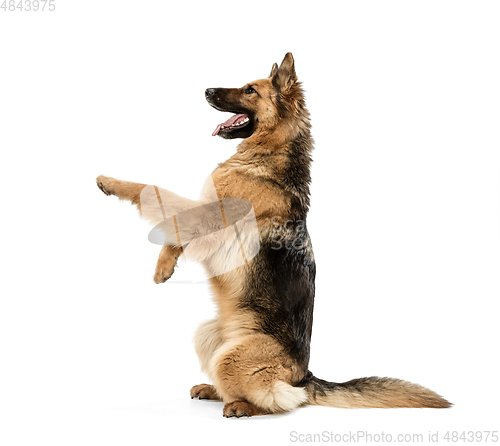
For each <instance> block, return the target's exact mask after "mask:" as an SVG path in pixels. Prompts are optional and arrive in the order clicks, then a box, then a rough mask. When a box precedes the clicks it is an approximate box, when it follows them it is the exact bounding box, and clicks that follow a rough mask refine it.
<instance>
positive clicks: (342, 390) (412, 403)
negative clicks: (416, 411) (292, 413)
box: [303, 372, 451, 409]
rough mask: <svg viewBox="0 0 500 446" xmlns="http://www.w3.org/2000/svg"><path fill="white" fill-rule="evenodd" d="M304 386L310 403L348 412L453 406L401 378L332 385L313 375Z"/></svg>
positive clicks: (374, 379) (374, 378) (363, 380)
mask: <svg viewBox="0 0 500 446" xmlns="http://www.w3.org/2000/svg"><path fill="white" fill-rule="evenodd" d="M309 373H310V372H309ZM303 384H304V387H305V389H306V391H307V393H308V395H309V400H308V404H312V405H317V406H328V407H340V408H346V409H356V408H369V407H373V408H375V407H379V408H389V407H433V408H445V407H450V406H451V403H449V402H448V401H446V400H445V399H444V398H442V397H440V396H439V395H438V394H437V393H435V392H433V391H432V390H429V389H426V388H425V387H422V386H420V385H418V384H413V383H410V382H408V381H403V380H401V379H394V378H379V377H376V376H373V377H371V378H360V379H353V380H352V381H348V382H345V383H331V382H328V381H324V380H322V379H319V378H316V377H315V376H314V375H312V374H310V375H309V376H308V377H307V378H306V379H305V380H304V382H303Z"/></svg>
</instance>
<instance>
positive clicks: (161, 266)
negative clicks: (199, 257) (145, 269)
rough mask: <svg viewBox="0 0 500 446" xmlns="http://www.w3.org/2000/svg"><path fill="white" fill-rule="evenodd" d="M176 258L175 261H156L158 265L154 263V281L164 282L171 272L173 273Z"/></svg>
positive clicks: (170, 275)
mask: <svg viewBox="0 0 500 446" xmlns="http://www.w3.org/2000/svg"><path fill="white" fill-rule="evenodd" d="M175 262H177V260H175V261H172V260H170V261H168V262H167V261H165V262H158V265H156V270H155V275H154V277H153V280H154V281H155V283H165V282H166V281H167V280H168V279H170V278H171V277H172V274H174V268H175V265H176V263H175Z"/></svg>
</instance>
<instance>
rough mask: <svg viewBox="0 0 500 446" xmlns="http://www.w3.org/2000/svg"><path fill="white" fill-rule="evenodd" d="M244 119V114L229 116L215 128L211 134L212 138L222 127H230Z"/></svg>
mask: <svg viewBox="0 0 500 446" xmlns="http://www.w3.org/2000/svg"><path fill="white" fill-rule="evenodd" d="M246 117H247V115H245V114H244V113H241V114H239V115H234V116H231V117H230V118H229V119H228V120H227V121H226V122H223V123H222V124H219V125H218V126H217V128H216V129H215V130H214V132H213V133H212V136H217V134H218V133H219V131H220V129H221V128H222V127H231V126H232V125H233V124H234V123H235V122H237V121H241V120H243V119H245V118H246Z"/></svg>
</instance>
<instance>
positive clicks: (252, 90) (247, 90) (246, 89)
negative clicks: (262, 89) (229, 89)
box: [245, 87, 256, 94]
mask: <svg viewBox="0 0 500 446" xmlns="http://www.w3.org/2000/svg"><path fill="white" fill-rule="evenodd" d="M253 93H256V91H255V90H254V89H253V88H252V87H247V88H245V94H253Z"/></svg>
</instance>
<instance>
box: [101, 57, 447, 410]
mask: <svg viewBox="0 0 500 446" xmlns="http://www.w3.org/2000/svg"><path fill="white" fill-rule="evenodd" d="M205 96H206V100H207V101H208V103H209V104H210V105H211V106H212V107H214V108H215V109H217V110H219V111H224V112H231V113H232V114H233V115H232V117H231V118H229V119H228V120H227V121H225V122H224V123H222V124H219V125H218V126H217V128H216V129H215V131H214V133H213V135H214V136H215V135H218V136H220V137H222V138H225V139H235V138H242V141H241V142H240V144H239V145H238V147H237V151H236V153H235V154H234V155H233V156H231V157H230V158H229V159H228V160H227V161H225V162H223V163H221V164H219V165H218V167H217V168H216V169H215V170H214V171H213V173H212V174H211V176H210V177H209V178H208V179H207V182H206V183H205V186H204V187H203V191H202V194H201V196H200V199H199V200H198V201H193V200H188V199H184V198H182V197H179V196H178V195H176V194H174V193H172V192H170V191H166V190H164V189H159V188H157V187H156V186H147V185H145V184H138V183H131V182H126V181H120V180H116V179H113V178H110V177H104V176H99V177H98V178H97V184H98V186H99V188H100V189H101V190H102V191H103V192H104V193H105V194H106V195H116V196H117V197H118V198H120V199H122V200H128V201H130V202H131V203H132V204H134V205H136V206H137V207H138V208H139V210H140V212H141V214H142V215H143V216H144V217H145V218H147V219H148V220H149V221H150V222H152V223H153V224H157V225H160V226H161V225H162V224H163V227H162V231H163V234H164V246H163V247H162V249H161V252H160V256H159V259H158V263H157V265H156V270H155V275H154V280H155V282H156V283H162V282H164V281H166V280H168V279H169V278H170V276H171V275H172V273H173V271H174V267H175V266H176V263H177V259H178V258H179V256H181V255H185V256H187V257H189V258H192V259H195V260H197V261H199V262H201V263H202V265H203V266H204V267H205V270H206V271H207V273H208V275H209V277H210V279H209V281H210V287H211V291H212V293H213V296H214V299H215V302H216V304H217V306H218V315H217V317H216V318H215V319H213V320H211V321H209V322H206V323H204V324H203V325H202V326H201V327H200V328H199V329H198V330H197V332H196V335H195V347H196V352H197V354H198V357H199V359H200V363H201V368H202V370H203V371H204V372H205V373H206V374H207V375H208V377H209V378H210V380H211V381H212V384H211V385H209V384H200V385H197V386H194V387H193V388H192V389H191V392H190V394H191V397H192V398H199V399H213V400H220V401H223V402H224V403H225V405H224V408H223V415H224V416H225V417H234V416H235V417H241V416H247V417H250V416H254V415H265V414H277V413H284V412H288V411H291V410H293V409H295V408H297V407H300V406H304V405H308V404H310V405H320V406H329V407H339V408H369V407H378V408H390V407H431V408H445V407H450V406H451V404H450V403H449V402H448V401H446V400H445V399H444V398H442V397H441V396H439V395H437V394H436V393H434V392H433V391H431V390H429V389H427V388H425V387H422V386H420V385H418V384H413V383H410V382H407V381H403V380H399V379H392V378H379V377H371V378H361V379H355V380H352V381H349V382H345V383H333V382H328V381H324V380H322V379H319V378H316V377H315V376H314V375H313V374H312V373H311V372H310V371H309V369H308V363H309V354H310V339H311V330H312V322H313V303H314V292H315V288H314V281H315V274H316V267H315V262H314V255H313V250H312V245H311V241H310V237H309V234H308V232H307V226H306V217H307V213H308V209H309V204H310V202H309V195H310V194H309V186H310V181H311V175H310V165H311V161H312V159H311V152H312V150H313V139H312V137H311V124H310V118H309V113H308V111H307V109H306V106H305V101H304V93H303V90H302V86H301V83H300V82H299V81H298V80H297V75H296V72H295V63H294V59H293V56H292V54H291V53H287V54H286V56H285V58H284V59H283V62H282V63H281V65H280V66H279V67H278V65H277V64H276V63H275V64H274V65H273V67H272V70H271V73H270V75H269V77H268V78H265V79H260V80H256V81H254V82H250V83H248V84H246V85H244V86H243V87H242V88H208V89H207V90H206V91H205ZM229 199H241V201H242V202H246V203H249V204H250V208H251V209H250V211H248V209H249V207H248V206H247V207H246V208H245V210H244V211H241V212H240V208H241V206H240V205H234V206H233V207H232V208H231V206H229V208H231V209H230V211H231V212H232V213H233V214H235V215H236V217H235V218H233V220H232V221H231V222H230V223H231V224H230V225H228V224H227V221H226V220H225V218H224V206H223V200H229ZM210 203H212V204H213V203H215V207H214V206H212V207H211V208H210V209H209V210H207V209H208V208H207V206H208V204H210ZM217 203H219V204H220V208H218V205H217ZM208 207H210V206H208ZM217 209H219V211H218V212H219V215H218V217H217V216H216V215H215V214H216V213H217V212H216V211H217ZM166 212H167V213H168V215H166V214H165V213H166ZM226 213H227V212H226ZM181 214H182V215H184V216H185V217H183V218H181V217H180V216H181ZM186 215H187V217H186ZM220 215H222V218H221V217H220ZM176 218H177V219H176ZM167 220H168V221H169V223H168V224H166V223H165V221H167ZM180 220H183V223H182V224H181V223H180ZM242 221H243V223H240V222H242ZM162 222H163V223H162ZM252 222H253V223H254V226H253V227H252V226H251V225H252ZM252 228H253V232H252ZM224 231H225V232H224ZM230 233H231V234H233V236H232V238H231V236H230ZM214 234H215V235H214ZM234 234H237V235H234ZM249 234H250V235H249ZM252 234H253V235H252ZM255 234H257V236H255ZM256 246H257V249H254V248H255V247H256ZM243 247H245V249H246V250H247V251H248V250H250V251H252V250H253V251H252V252H253V254H252V255H251V256H250V255H249V256H246V257H245V255H243V256H242V253H243V252H244V251H243ZM242 258H243V260H242Z"/></svg>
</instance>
